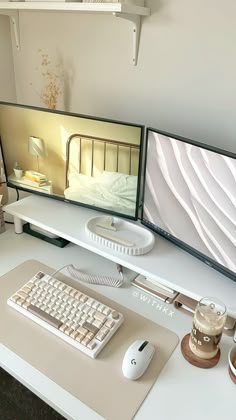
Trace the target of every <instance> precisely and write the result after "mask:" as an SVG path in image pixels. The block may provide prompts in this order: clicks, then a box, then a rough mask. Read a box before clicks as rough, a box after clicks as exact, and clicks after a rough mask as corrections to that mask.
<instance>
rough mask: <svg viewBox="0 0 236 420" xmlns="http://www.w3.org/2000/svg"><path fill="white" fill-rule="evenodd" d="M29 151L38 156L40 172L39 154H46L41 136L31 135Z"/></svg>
mask: <svg viewBox="0 0 236 420" xmlns="http://www.w3.org/2000/svg"><path fill="white" fill-rule="evenodd" d="M28 151H29V153H30V154H31V155H33V156H37V164H38V172H39V156H45V155H46V149H45V144H44V141H43V140H42V139H40V138H39V137H34V136H30V137H29V143H28Z"/></svg>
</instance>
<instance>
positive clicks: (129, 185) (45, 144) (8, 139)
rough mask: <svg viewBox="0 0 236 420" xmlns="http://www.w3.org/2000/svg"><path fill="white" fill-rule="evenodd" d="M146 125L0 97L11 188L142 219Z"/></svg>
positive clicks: (0, 126)
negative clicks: (142, 157)
mask: <svg viewBox="0 0 236 420" xmlns="http://www.w3.org/2000/svg"><path fill="white" fill-rule="evenodd" d="M143 131H144V128H143V126H142V125H139V124H133V123H128V122H120V121H113V120H109V119H105V118H96V117H93V116H86V115H79V114H75V113H65V112H61V111H52V110H49V109H43V108H37V107H32V106H24V105H18V104H11V103H4V102H0V136H1V140H2V148H3V154H4V159H5V165H6V176H7V183H8V186H9V187H14V188H17V189H19V190H25V191H28V192H30V193H36V194H40V195H45V196H47V197H51V198H54V199H58V200H64V201H66V202H69V203H72V204H77V205H81V206H85V207H89V208H95V209H98V210H102V211H104V212H105V213H112V214H114V215H118V216H124V217H127V218H129V219H137V215H138V202H139V184H140V166H141V165H140V162H141V150H142V142H143Z"/></svg>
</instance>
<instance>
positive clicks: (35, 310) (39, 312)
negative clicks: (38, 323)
mask: <svg viewBox="0 0 236 420" xmlns="http://www.w3.org/2000/svg"><path fill="white" fill-rule="evenodd" d="M27 310H28V311H29V312H31V313H32V314H34V315H35V316H37V317H38V318H41V319H42V320H43V321H45V322H47V323H48V324H50V325H52V326H53V327H55V328H57V329H59V328H60V326H61V325H62V322H61V321H59V319H56V318H54V317H53V316H51V315H49V314H47V312H44V311H42V310H41V309H40V308H37V306H34V305H29V306H28V308H27Z"/></svg>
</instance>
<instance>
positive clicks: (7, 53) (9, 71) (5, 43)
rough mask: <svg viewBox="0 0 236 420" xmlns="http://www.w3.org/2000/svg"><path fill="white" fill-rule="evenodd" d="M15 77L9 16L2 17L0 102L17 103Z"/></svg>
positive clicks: (0, 28)
mask: <svg viewBox="0 0 236 420" xmlns="http://www.w3.org/2000/svg"><path fill="white" fill-rule="evenodd" d="M15 100H16V89H15V77H14V67H13V57H12V48H11V33H10V24H9V18H8V16H1V15H0V101H15Z"/></svg>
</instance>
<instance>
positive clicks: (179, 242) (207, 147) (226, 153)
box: [140, 127, 236, 282]
mask: <svg viewBox="0 0 236 420" xmlns="http://www.w3.org/2000/svg"><path fill="white" fill-rule="evenodd" d="M150 132H154V133H157V134H161V135H164V136H166V137H170V138H173V139H175V140H179V141H182V142H184V143H188V144H192V145H193V146H197V147H201V148H203V149H205V150H209V151H211V152H215V153H218V154H220V155H224V156H227V157H230V158H233V159H236V153H232V152H229V151H227V150H224V149H221V148H218V147H214V146H212V145H209V144H206V143H203V142H199V141H196V140H192V139H188V138H186V137H182V136H179V135H176V134H172V133H169V132H166V131H162V130H159V129H156V128H152V127H147V128H146V135H145V150H144V153H143V157H144V164H143V185H142V191H141V193H140V195H141V224H142V225H144V226H145V227H147V228H149V229H150V230H152V231H153V232H155V233H157V234H159V235H160V236H162V237H163V238H165V239H167V240H168V241H170V242H172V243H173V244H175V245H177V246H178V247H180V248H182V249H183V250H184V251H186V252H188V253H189V254H191V255H193V256H194V257H196V258H197V259H199V260H200V261H202V262H204V263H205V264H207V265H208V266H210V267H212V268H213V269H215V270H216V271H218V272H220V273H221V274H223V275H225V276H226V277H229V278H230V279H231V280H233V281H235V282H236V273H234V272H233V271H231V270H229V269H228V268H227V267H224V266H223V265H221V264H219V263H218V262H217V261H215V260H213V259H212V258H211V257H209V256H207V255H205V254H203V253H202V252H200V251H198V250H197V249H196V248H193V247H192V246H190V245H188V244H187V243H186V242H183V241H182V240H180V239H178V238H176V237H175V236H173V235H171V234H170V233H169V232H167V231H165V229H162V228H160V227H158V226H156V225H155V226H153V225H152V224H151V223H150V222H147V221H146V220H145V219H144V200H145V183H146V166H147V148H148V137H149V133H150Z"/></svg>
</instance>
